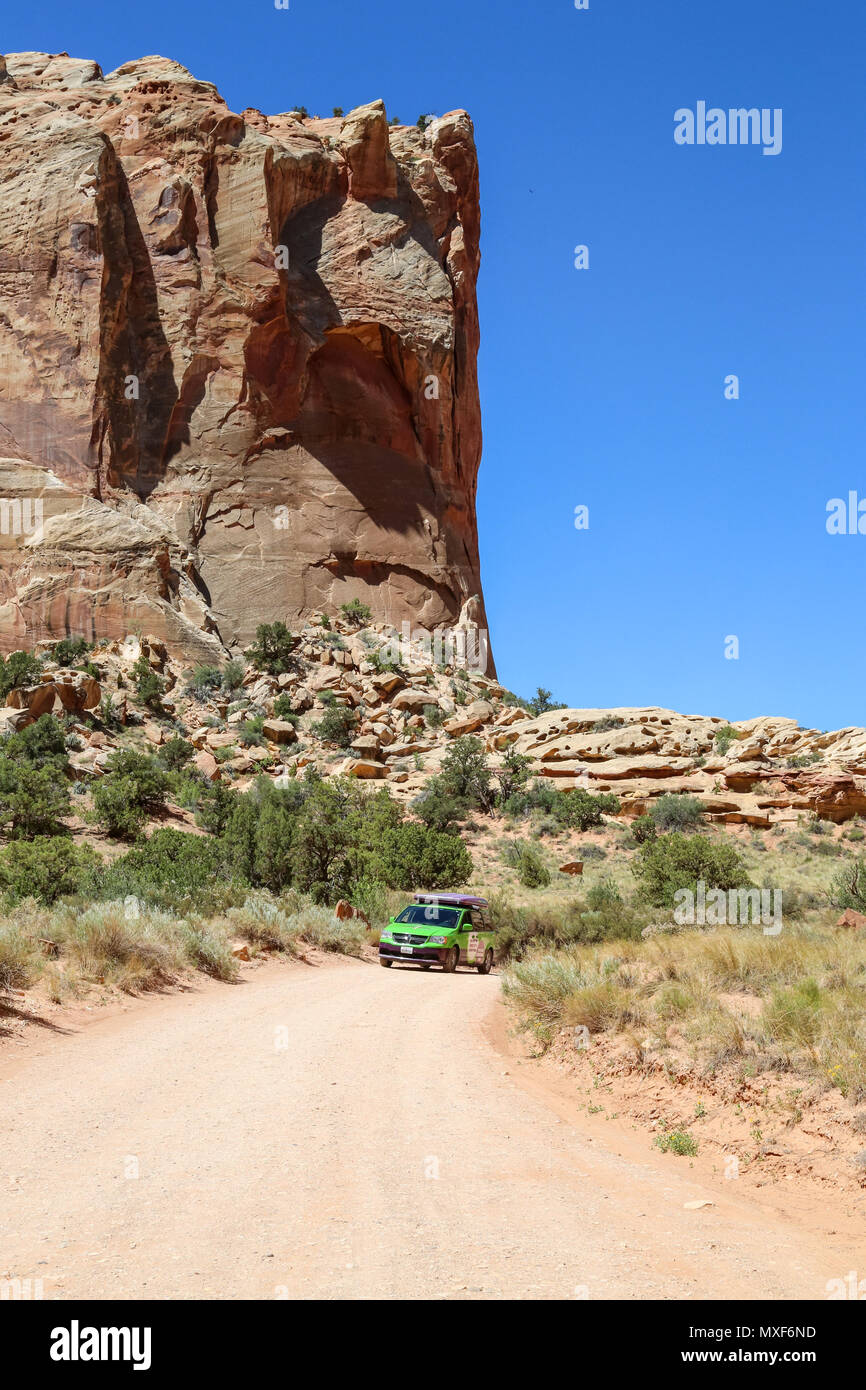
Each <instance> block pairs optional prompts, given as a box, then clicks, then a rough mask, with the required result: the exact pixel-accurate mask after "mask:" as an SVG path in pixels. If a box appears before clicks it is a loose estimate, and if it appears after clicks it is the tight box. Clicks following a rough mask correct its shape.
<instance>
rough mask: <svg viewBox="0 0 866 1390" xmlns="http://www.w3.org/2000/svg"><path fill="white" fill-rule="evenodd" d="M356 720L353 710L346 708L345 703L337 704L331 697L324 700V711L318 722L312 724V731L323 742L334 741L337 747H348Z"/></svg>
mask: <svg viewBox="0 0 866 1390" xmlns="http://www.w3.org/2000/svg"><path fill="white" fill-rule="evenodd" d="M357 722H358V720H357V716H356V714H355V712H354V710H350V709H348V708H347V707H346V706H345V705H338V704H337V703H336V702H335V701H333V697H332V700H331V701H328V702H326V704H325V712H324V714H323V715H322V717H321V719H320V720H319V722H318V723H317V724H314V725H313V733H314V734H316V735H317V736H318V737H319V738H320V739H322V741H323V742H324V743H335V744H336V745H337V747H338V748H348V747H349V744H350V743H351V742H352V739H353V738H354V737H355V729H356V727H357Z"/></svg>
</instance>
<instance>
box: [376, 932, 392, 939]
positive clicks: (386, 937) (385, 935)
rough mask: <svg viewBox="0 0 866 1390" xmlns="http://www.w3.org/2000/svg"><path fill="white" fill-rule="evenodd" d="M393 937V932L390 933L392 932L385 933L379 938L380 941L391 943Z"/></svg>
mask: <svg viewBox="0 0 866 1390" xmlns="http://www.w3.org/2000/svg"><path fill="white" fill-rule="evenodd" d="M393 935H394V933H393V932H390V931H383V932H382V935H381V936H380V937H379V940H380V941H390V940H391V939H392V937H393Z"/></svg>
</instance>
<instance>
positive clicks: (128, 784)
mask: <svg viewBox="0 0 866 1390" xmlns="http://www.w3.org/2000/svg"><path fill="white" fill-rule="evenodd" d="M169 786H170V783H169V779H168V777H167V776H166V774H165V773H164V772H163V770H162V769H161V768H160V767H159V765H158V763H157V762H156V759H155V758H151V757H148V756H147V755H146V754H144V753H133V752H129V751H127V750H123V751H121V752H117V753H113V754H112V756H111V757H110V758H109V760H108V764H107V770H106V773H105V775H104V776H103V777H102V778H101V779H100V780H99V781H98V782H97V783H96V786H95V787H94V789H93V807H94V816H95V819H96V821H97V823H98V824H99V825H101V826H102V827H103V829H105V830H106V831H107V832H108V834H109V835H112V836H116V837H118V838H120V839H131V838H132V837H133V836H135V835H137V834H138V832H139V831H140V830H141V829H142V827H143V826H144V824H145V822H146V821H147V818H148V816H149V815H155V814H158V813H159V812H160V811H161V810H163V809H164V807H165V801H166V797H167V795H168V790H169Z"/></svg>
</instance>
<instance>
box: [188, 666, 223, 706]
mask: <svg viewBox="0 0 866 1390" xmlns="http://www.w3.org/2000/svg"><path fill="white" fill-rule="evenodd" d="M222 683H223V677H222V672H221V671H220V669H219V667H218V666H196V668H195V670H194V671H193V673H192V676H191V678H190V681H189V684H188V685H187V688H186V689H187V694H188V695H194V696H195V697H196V699H197V700H206V699H207V698H208V696H210V695H212V694H213V693H214V691H216V690H220V689H221V688H222Z"/></svg>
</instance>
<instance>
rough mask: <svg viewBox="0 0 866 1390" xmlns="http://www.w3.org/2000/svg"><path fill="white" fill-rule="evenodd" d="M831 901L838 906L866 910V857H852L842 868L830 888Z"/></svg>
mask: <svg viewBox="0 0 866 1390" xmlns="http://www.w3.org/2000/svg"><path fill="white" fill-rule="evenodd" d="M830 898H831V901H832V902H833V903H834V904H835V905H836V907H843V908H849V907H851V908H853V909H854V910H855V912H866V859H864V858H863V857H862V856H861V857H860V858H858V859H851V860H850V861H849V862H848V863H847V864H844V865H843V866H842V868H840V869H839V870H838V871H837V873H836V875H835V876H834V878H833V882H832V885H831V888H830Z"/></svg>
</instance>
